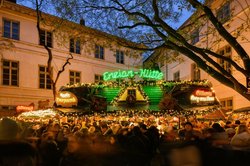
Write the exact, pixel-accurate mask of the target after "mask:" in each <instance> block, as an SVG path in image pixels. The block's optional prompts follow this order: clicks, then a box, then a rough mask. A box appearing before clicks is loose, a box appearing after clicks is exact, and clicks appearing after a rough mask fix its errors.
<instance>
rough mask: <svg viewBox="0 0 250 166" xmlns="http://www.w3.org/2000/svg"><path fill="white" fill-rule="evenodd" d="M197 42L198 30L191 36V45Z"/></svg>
mask: <svg viewBox="0 0 250 166" xmlns="http://www.w3.org/2000/svg"><path fill="white" fill-rule="evenodd" d="M198 41H199V30H198V29H197V30H195V31H193V32H192V34H191V44H195V43H197V42H198Z"/></svg>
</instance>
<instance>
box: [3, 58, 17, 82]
mask: <svg viewBox="0 0 250 166" xmlns="http://www.w3.org/2000/svg"><path fill="white" fill-rule="evenodd" d="M2 73H3V76H2V78H3V80H2V83H3V85H10V86H18V77H19V63H18V62H14V61H9V60H3V71H2Z"/></svg>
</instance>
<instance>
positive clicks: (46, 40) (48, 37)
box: [40, 30, 52, 47]
mask: <svg viewBox="0 0 250 166" xmlns="http://www.w3.org/2000/svg"><path fill="white" fill-rule="evenodd" d="M40 45H45V46H48V47H52V32H49V31H45V30H41V32H40Z"/></svg>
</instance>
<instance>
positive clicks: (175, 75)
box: [174, 71, 180, 81]
mask: <svg viewBox="0 0 250 166" xmlns="http://www.w3.org/2000/svg"><path fill="white" fill-rule="evenodd" d="M179 80H180V71H177V72H175V73H174V81H179Z"/></svg>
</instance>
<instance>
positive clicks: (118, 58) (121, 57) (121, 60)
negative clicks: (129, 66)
mask: <svg viewBox="0 0 250 166" xmlns="http://www.w3.org/2000/svg"><path fill="white" fill-rule="evenodd" d="M116 63H121V64H124V52H123V51H119V50H117V51H116Z"/></svg>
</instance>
